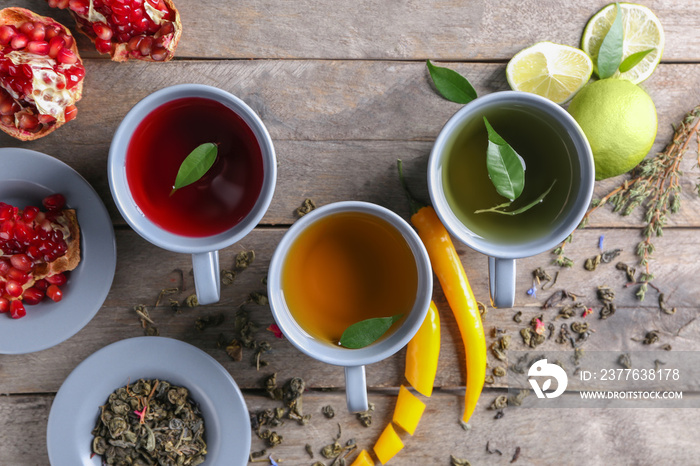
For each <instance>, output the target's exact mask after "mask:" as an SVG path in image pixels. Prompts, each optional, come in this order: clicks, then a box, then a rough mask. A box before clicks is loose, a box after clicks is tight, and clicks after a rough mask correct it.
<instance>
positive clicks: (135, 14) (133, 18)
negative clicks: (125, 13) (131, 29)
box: [129, 5, 143, 24]
mask: <svg viewBox="0 0 700 466" xmlns="http://www.w3.org/2000/svg"><path fill="white" fill-rule="evenodd" d="M134 6H135V5H134ZM141 18H143V8H140V7H136V8H132V9H131V13H130V14H129V22H130V23H132V24H133V23H135V22H137V21H138V20H140V19H141Z"/></svg>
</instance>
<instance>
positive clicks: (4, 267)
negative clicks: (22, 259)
mask: <svg viewBox="0 0 700 466" xmlns="http://www.w3.org/2000/svg"><path fill="white" fill-rule="evenodd" d="M9 270H10V261H9V260H4V259H3V260H0V277H4V276H5V275H7V272H8V271H9Z"/></svg>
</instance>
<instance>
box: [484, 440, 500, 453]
mask: <svg viewBox="0 0 700 466" xmlns="http://www.w3.org/2000/svg"><path fill="white" fill-rule="evenodd" d="M489 443H490V441H488V442H486V453H488V454H489V455H493V454H494V453H498V454H499V455H500V456H503V452H502V451H501V450H498V449H496V448H494V449H493V450H492V449H491V448H490V447H489Z"/></svg>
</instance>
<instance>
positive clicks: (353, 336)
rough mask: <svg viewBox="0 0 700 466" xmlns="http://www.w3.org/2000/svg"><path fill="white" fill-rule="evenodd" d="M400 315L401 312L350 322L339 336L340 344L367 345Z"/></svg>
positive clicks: (357, 346)
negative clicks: (389, 315)
mask: <svg viewBox="0 0 700 466" xmlns="http://www.w3.org/2000/svg"><path fill="white" fill-rule="evenodd" d="M401 317H403V314H397V315H395V316H391V317H375V318H373V319H366V320H362V321H360V322H357V323H355V324H352V325H351V326H350V327H348V328H346V329H345V331H344V332H343V335H342V336H341V337H340V344H341V345H342V346H344V347H346V348H351V349H358V348H364V347H365V346H369V345H371V344H372V343H374V342H375V341H377V340H379V339H380V338H381V337H382V335H384V334H385V333H386V332H387V331H388V330H389V329H390V328H391V326H392V325H394V323H395V322H396V321H397V320H399V319H400V318H401Z"/></svg>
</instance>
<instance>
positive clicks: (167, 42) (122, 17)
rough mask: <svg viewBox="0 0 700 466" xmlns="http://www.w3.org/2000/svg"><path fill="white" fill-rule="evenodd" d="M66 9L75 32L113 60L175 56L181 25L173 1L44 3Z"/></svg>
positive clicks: (57, 0) (70, 0)
mask: <svg viewBox="0 0 700 466" xmlns="http://www.w3.org/2000/svg"><path fill="white" fill-rule="evenodd" d="M47 2H48V4H49V6H51V7H54V8H61V9H65V8H68V9H69V10H70V12H71V14H72V15H73V18H75V22H76V25H77V27H78V30H79V31H80V32H82V33H83V34H85V35H86V36H88V37H89V38H90V40H92V42H94V44H95V48H96V49H97V51H98V52H100V53H109V54H110V55H111V56H112V60H114V61H126V60H128V59H130V58H134V59H138V60H146V61H167V60H170V59H171V58H173V56H174V55H175V48H176V47H177V43H178V41H179V40H180V35H181V33H182V23H181V22H180V14H179V13H178V11H177V9H176V8H175V5H174V4H173V2H172V0H47Z"/></svg>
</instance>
